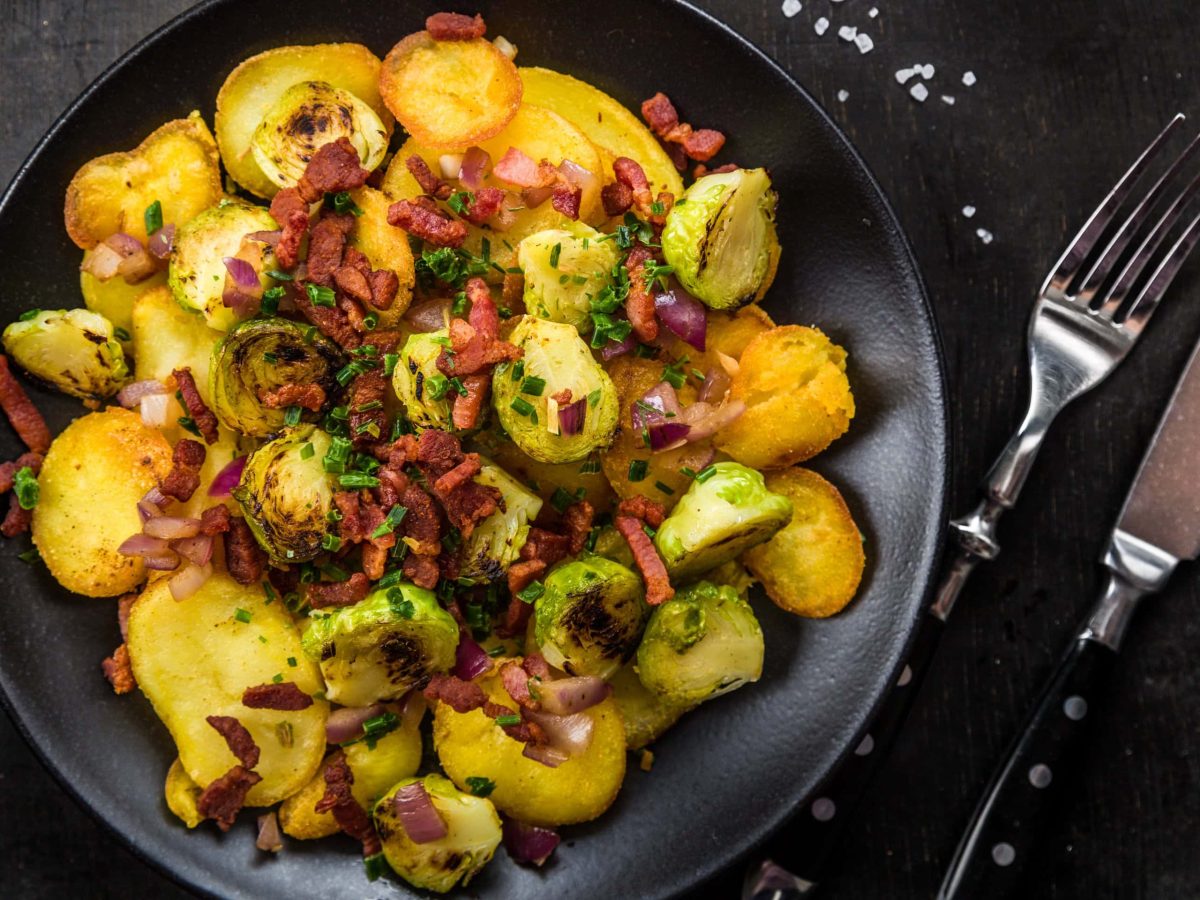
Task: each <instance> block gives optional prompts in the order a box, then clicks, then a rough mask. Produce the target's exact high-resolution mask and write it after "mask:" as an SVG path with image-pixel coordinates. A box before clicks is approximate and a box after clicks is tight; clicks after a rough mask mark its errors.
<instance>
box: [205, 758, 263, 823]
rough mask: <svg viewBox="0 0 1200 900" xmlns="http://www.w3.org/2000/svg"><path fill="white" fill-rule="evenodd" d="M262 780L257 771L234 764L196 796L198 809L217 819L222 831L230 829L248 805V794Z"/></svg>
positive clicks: (208, 817)
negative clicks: (243, 808)
mask: <svg viewBox="0 0 1200 900" xmlns="http://www.w3.org/2000/svg"><path fill="white" fill-rule="evenodd" d="M260 781H262V776H261V775H259V774H258V773H257V772H251V771H250V770H249V769H247V768H245V767H243V766H234V767H233V768H232V769H230V770H229V771H228V772H226V773H225V774H224V775H222V776H221V777H220V778H218V779H217V780H216V781H214V782H212V783H211V784H209V786H208V787H206V788H205V789H204V790H203V791H201V793H200V796H199V797H198V798H196V810H197V812H199V813H200V815H202V816H204V818H206V819H213V820H215V821H216V823H217V827H218V828H220V829H221V830H222V831H228V830H229V829H230V828H232V827H233V823H234V820H235V819H236V818H237V814H238V813H239V812H240V811H241V809H242V807H243V806H245V805H246V794H248V793H249V792H250V788H252V787H254V786H255V785H256V784H258V783H259V782H260Z"/></svg>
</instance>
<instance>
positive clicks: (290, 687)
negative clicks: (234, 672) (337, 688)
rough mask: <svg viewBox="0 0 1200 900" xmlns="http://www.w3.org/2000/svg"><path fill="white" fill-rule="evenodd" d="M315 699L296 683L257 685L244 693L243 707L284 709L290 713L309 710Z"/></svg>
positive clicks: (284, 682) (283, 682)
mask: <svg viewBox="0 0 1200 900" xmlns="http://www.w3.org/2000/svg"><path fill="white" fill-rule="evenodd" d="M312 702H313V699H312V697H310V696H309V695H308V694H306V693H304V691H302V690H300V688H299V687H298V686H297V685H296V683H295V682H294V681H282V682H280V683H279V684H256V685H254V686H252V687H248V688H246V690H244V691H242V706H247V707H249V708H250V709H282V710H287V711H288V712H294V711H296V710H301V709H308V708H309V707H310V706H312Z"/></svg>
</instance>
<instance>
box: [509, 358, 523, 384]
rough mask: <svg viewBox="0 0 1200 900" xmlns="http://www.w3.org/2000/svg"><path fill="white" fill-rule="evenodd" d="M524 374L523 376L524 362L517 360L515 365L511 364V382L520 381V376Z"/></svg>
mask: <svg viewBox="0 0 1200 900" xmlns="http://www.w3.org/2000/svg"><path fill="white" fill-rule="evenodd" d="M524 374H525V360H523V359H518V360H517V361H516V362H515V363H513V367H512V380H513V381H520V380H521V376H522V375H524Z"/></svg>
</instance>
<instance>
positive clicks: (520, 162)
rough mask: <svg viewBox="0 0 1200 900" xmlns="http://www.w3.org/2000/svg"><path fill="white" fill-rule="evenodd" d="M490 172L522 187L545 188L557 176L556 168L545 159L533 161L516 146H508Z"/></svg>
mask: <svg viewBox="0 0 1200 900" xmlns="http://www.w3.org/2000/svg"><path fill="white" fill-rule="evenodd" d="M492 174H493V175H495V176H496V177H497V178H499V179H500V180H501V181H503V182H506V183H508V184H512V185H516V186H517V187H522V188H547V187H550V186H552V185H553V184H554V183H555V182H557V181H558V178H559V172H558V169H556V168H555V167H554V166H552V165H550V163H549V162H548V161H547V160H544V159H543V160H542V161H541V162H534V161H533V159H532V158H531V157H529V156H526V155H525V154H524V153H522V152H521V151H520V150H518V149H517V148H516V147H509V148H508V152H506V153H505V154H504V156H502V157H500V161H499V162H497V163H496V165H494V166H493V167H492Z"/></svg>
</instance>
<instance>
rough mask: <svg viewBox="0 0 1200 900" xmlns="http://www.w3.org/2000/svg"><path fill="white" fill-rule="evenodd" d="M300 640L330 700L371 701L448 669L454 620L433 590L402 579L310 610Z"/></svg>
mask: <svg viewBox="0 0 1200 900" xmlns="http://www.w3.org/2000/svg"><path fill="white" fill-rule="evenodd" d="M303 640H304V652H305V653H307V654H308V657H309V658H310V659H315V660H320V663H321V674H322V675H324V676H325V695H326V696H327V697H328V698H329V699H330V700H332V701H333V702H334V703H341V704H342V705H343V706H370V705H371V704H372V703H375V702H376V701H379V700H396V699H398V698H400V697H402V696H404V694H405V692H407V691H408V690H410V689H411V688H414V687H423V686H424V685H425V683H426V682H427V681H428V680H429V677H430V676H431V675H434V674H436V673H438V672H447V671H449V670H450V668H451V667H452V666H453V665H454V652H455V650H456V649H457V647H458V623H457V622H455V621H454V617H453V616H451V615H450V613H448V612H446V611H445V610H444V609H442V608H441V607H440V606H438V602H437V598H436V597H435V596H434V593H433V591H427V590H425V588H420V587H417V586H416V585H415V584H409V583H408V582H401V583H400V584H397V585H395V586H394V587H389V588H380V589H379V590H376V591H373V592H371V593H370V594H368V595H367V596H366V597H364V598H363V599H362V600H360V601H358V602H357V603H355V604H353V605H351V606H343V607H340V608H338V609H333V610H328V611H325V610H321V611H314V612H312V613H311V614H310V615H309V620H308V625H307V627H306V628H305V629H304V639H303Z"/></svg>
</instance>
